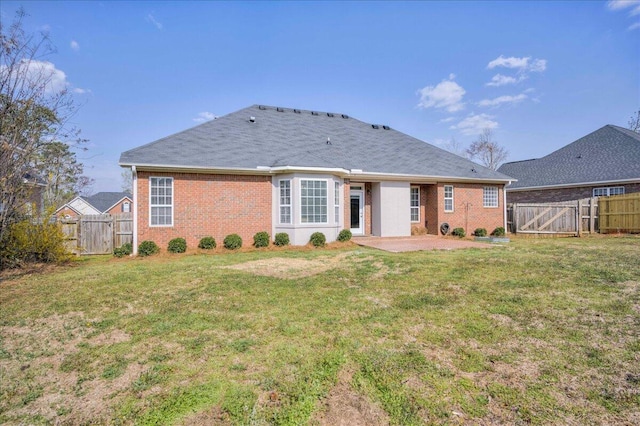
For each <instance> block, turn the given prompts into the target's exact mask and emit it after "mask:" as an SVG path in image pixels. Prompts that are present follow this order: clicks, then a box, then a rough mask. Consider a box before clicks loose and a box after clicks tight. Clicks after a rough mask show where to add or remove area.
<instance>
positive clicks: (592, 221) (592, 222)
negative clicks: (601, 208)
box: [589, 197, 596, 234]
mask: <svg viewBox="0 0 640 426" xmlns="http://www.w3.org/2000/svg"><path fill="white" fill-rule="evenodd" d="M595 201H596V199H595V197H591V198H590V199H589V232H590V233H592V234H595V233H596V229H595V228H596V206H595Z"/></svg>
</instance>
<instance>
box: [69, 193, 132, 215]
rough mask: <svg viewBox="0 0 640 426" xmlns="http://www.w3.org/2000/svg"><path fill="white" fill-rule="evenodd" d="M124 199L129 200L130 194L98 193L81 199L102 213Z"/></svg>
mask: <svg viewBox="0 0 640 426" xmlns="http://www.w3.org/2000/svg"><path fill="white" fill-rule="evenodd" d="M124 197H129V198H131V194H130V193H128V192H98V193H96V194H93V195H92V196H90V197H81V198H82V199H84V200H85V201H86V202H87V203H89V204H91V205H92V206H93V207H95V208H96V209H97V210H99V211H101V212H102V213H104V212H106V211H107V209H109V208H111V207H113V205H114V204H116V203H117V202H118V201H120V200H122V199H123V198H124Z"/></svg>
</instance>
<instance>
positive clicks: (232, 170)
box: [118, 163, 272, 175]
mask: <svg viewBox="0 0 640 426" xmlns="http://www.w3.org/2000/svg"><path fill="white" fill-rule="evenodd" d="M118 164H119V165H120V167H137V169H138V171H139V172H140V171H145V172H178V173H215V174H226V175H270V174H272V173H271V170H270V168H269V169H263V168H261V167H257V168H255V169H244V168H236V167H203V166H180V165H168V164H130V163H118Z"/></svg>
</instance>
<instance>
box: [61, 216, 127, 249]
mask: <svg viewBox="0 0 640 426" xmlns="http://www.w3.org/2000/svg"><path fill="white" fill-rule="evenodd" d="M60 224H61V226H62V232H63V233H64V234H65V236H66V243H65V244H66V246H67V248H68V249H69V250H70V251H72V252H74V253H77V254H81V255H82V254H111V253H113V249H114V248H115V247H120V246H121V245H123V244H125V243H132V242H133V215H132V214H131V213H122V214H118V215H113V216H112V215H110V214H101V215H82V216H80V217H78V218H70V219H61V220H60Z"/></svg>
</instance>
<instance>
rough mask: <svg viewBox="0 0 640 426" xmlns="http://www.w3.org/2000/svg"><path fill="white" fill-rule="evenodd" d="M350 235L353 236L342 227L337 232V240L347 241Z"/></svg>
mask: <svg viewBox="0 0 640 426" xmlns="http://www.w3.org/2000/svg"><path fill="white" fill-rule="evenodd" d="M352 236H353V234H351V231H349V230H348V229H343V230H342V231H340V233H339V234H338V241H340V242H345V241H349V240H350V239H351V237H352Z"/></svg>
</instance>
